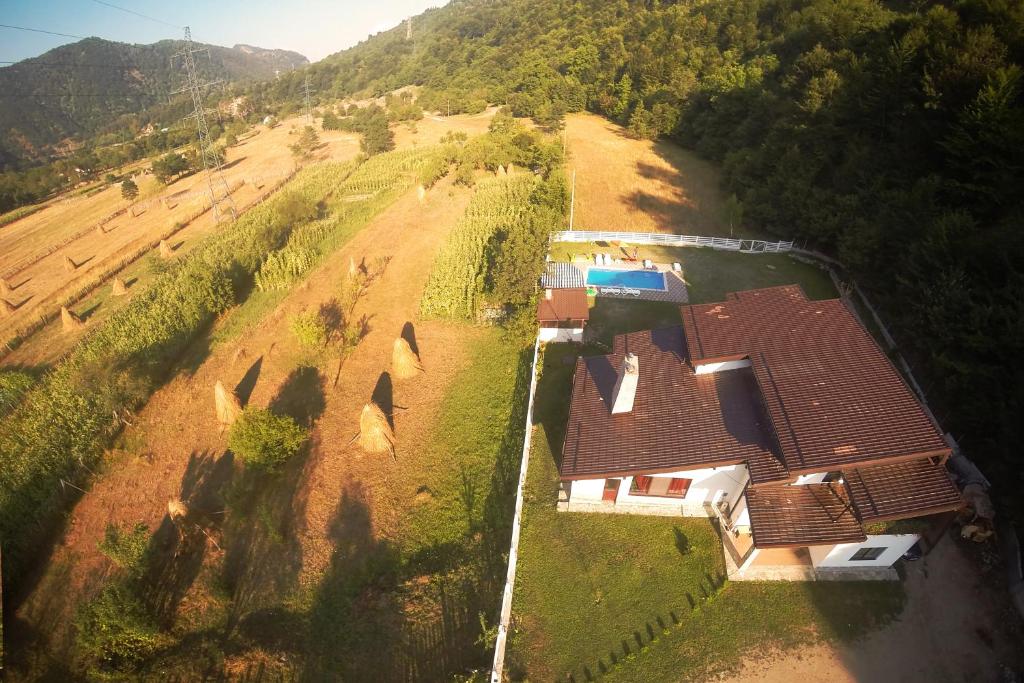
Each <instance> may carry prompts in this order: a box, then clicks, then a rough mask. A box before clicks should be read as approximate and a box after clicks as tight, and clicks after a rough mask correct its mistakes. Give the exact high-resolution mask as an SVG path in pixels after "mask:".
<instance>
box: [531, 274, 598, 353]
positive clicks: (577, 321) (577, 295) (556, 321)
mask: <svg viewBox="0 0 1024 683" xmlns="http://www.w3.org/2000/svg"><path fill="white" fill-rule="evenodd" d="M588 320H590V306H589V304H588V303H587V290H586V289H584V288H583V287H571V288H566V289H555V288H550V287H549V288H545V289H544V294H543V296H541V299H540V301H539V302H538V303H537V322H538V323H539V325H540V340H541V341H542V342H549V341H560V342H566V341H576V342H578V341H583V328H585V327H586V325H587V321H588Z"/></svg>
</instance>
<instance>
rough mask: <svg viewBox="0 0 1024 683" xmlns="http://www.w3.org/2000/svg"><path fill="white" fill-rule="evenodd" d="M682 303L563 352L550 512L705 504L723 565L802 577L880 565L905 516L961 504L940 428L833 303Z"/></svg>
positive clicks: (901, 537)
mask: <svg viewBox="0 0 1024 683" xmlns="http://www.w3.org/2000/svg"><path fill="white" fill-rule="evenodd" d="M681 312H682V320H683V323H682V325H680V326H676V327H671V328H666V329H659V330H648V331H643V332H635V333H631V334H624V335H619V336H617V337H615V340H614V344H613V349H612V353H610V354H609V355H606V356H596V357H589V358H579V359H577V363H576V373H575V377H574V380H573V389H572V402H571V406H570V410H569V419H568V424H567V429H566V438H565V443H564V446H563V451H562V461H561V465H560V475H561V482H562V488H561V492H560V499H559V508H560V509H562V510H568V511H591V512H594V511H600V512H620V513H630V512H632V513H637V514H670V515H689V516H708V517H717V518H718V519H719V522H720V527H721V528H722V530H723V534H722V535H723V545H725V550H726V554H727V556H728V557H729V558H731V560H732V567H733V568H732V572H731V573H732V574H733V578H742V575H743V574H744V573H747V574H757V572H756V571H755V570H754V568H756V567H762V568H764V567H779V566H785V567H791V568H795V569H796V570H798V571H795V572H790V574H789V575H788V576H790V577H791V578H792V577H795V578H808V579H813V578H821V577H822V575H823V574H827V573H829V570H830V569H842V568H851V567H856V568H863V567H876V568H885V567H889V566H890V565H892V564H893V562H895V561H896V560H897V559H899V558H900V557H901V556H902V555H903V554H904V553H905V552H906V551H907V550H908V549H909V548H910V547H911V546H912V545H913V544H914V543H915V542H916V541H917V540H918V539H919V534H918V533H917V532H916V529H918V528H920V527H921V525H920V524H913V523H907V521H906V520H914V519H918V520H919V519H920V518H923V517H928V516H931V515H937V514H939V513H945V512H950V511H953V510H957V509H958V508H960V507H961V506H962V504H963V503H962V499H961V496H960V493H959V491H958V490H957V488H956V486H955V485H954V484H953V482H952V480H951V479H950V477H949V475H948V474H947V473H946V469H945V466H944V463H945V460H946V458H947V457H948V456H949V455H950V454H951V449H950V447H949V446H948V444H947V443H946V441H945V439H944V438H943V435H942V433H941V432H940V430H939V428H938V426H937V425H936V424H935V422H934V421H933V419H932V418H931V417H930V415H929V414H928V413H927V412H926V411H925V409H924V407H923V406H922V405H921V403H920V402H919V401H918V400H917V398H916V396H915V395H914V394H913V393H912V392H911V390H910V388H909V387H908V386H907V384H906V383H905V382H904V380H903V378H902V377H901V376H900V375H899V373H898V372H897V370H896V368H895V367H893V365H892V364H891V363H890V362H889V359H888V358H887V357H886V356H885V354H884V353H883V352H882V351H881V349H880V348H879V347H878V346H877V345H876V344H875V342H874V340H873V339H872V338H871V336H870V334H869V333H868V332H867V330H865V329H864V327H863V326H862V325H861V324H860V322H859V321H858V319H857V318H856V316H854V314H853V313H852V312H851V311H850V310H849V309H848V308H847V305H846V304H845V303H844V302H843V301H841V300H838V299H834V300H826V301H810V300H808V299H807V298H806V297H805V296H804V293H803V291H802V290H801V289H800V288H799V287H797V286H795V285H794V286H784V287H773V288H769V289H759V290H751V291H746V292H738V293H733V294H730V295H729V296H728V297H727V299H726V301H723V302H721V303H717V304H701V305H689V306H683V307H682V309H681ZM727 564H729V562H728V561H727ZM762 575H764V574H763V573H762Z"/></svg>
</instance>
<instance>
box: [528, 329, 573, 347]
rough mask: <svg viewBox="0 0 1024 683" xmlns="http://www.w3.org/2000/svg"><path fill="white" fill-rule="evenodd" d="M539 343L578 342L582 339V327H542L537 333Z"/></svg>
mask: <svg viewBox="0 0 1024 683" xmlns="http://www.w3.org/2000/svg"><path fill="white" fill-rule="evenodd" d="M537 336H538V337H539V338H540V342H541V344H545V343H547V342H573V341H574V342H579V341H583V328H582V327H579V328H572V327H542V328H540V331H539V332H538V333H537Z"/></svg>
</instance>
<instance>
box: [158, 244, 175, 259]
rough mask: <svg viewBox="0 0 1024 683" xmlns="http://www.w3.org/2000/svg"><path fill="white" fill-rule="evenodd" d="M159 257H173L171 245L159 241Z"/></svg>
mask: <svg viewBox="0 0 1024 683" xmlns="http://www.w3.org/2000/svg"><path fill="white" fill-rule="evenodd" d="M160 255H161V256H163V257H164V258H170V257H172V256H174V250H173V249H171V245H170V243H169V242H168V241H167V240H160Z"/></svg>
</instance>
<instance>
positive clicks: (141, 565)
mask: <svg viewBox="0 0 1024 683" xmlns="http://www.w3.org/2000/svg"><path fill="white" fill-rule="evenodd" d="M97 547H98V548H99V550H100V552H101V553H103V554H104V555H106V556H107V557H108V558H109V559H110V560H111V561H112V562H113V563H114V564H116V565H117V566H118V567H120V568H121V569H124V570H125V571H126V572H128V574H129V575H130V576H133V577H139V576H141V575H142V574H143V572H144V571H145V569H146V555H147V551H148V549H149V527H148V526H146V525H145V524H143V523H142V522H139V523H138V524H136V525H135V526H134V527H133V528H132V529H131V531H127V530H124V529H122V528H121V527H120V526H118V525H116V524H107V529H106V531H105V532H104V534H103V540H102V541H100V542H99V543H98V544H97Z"/></svg>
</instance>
